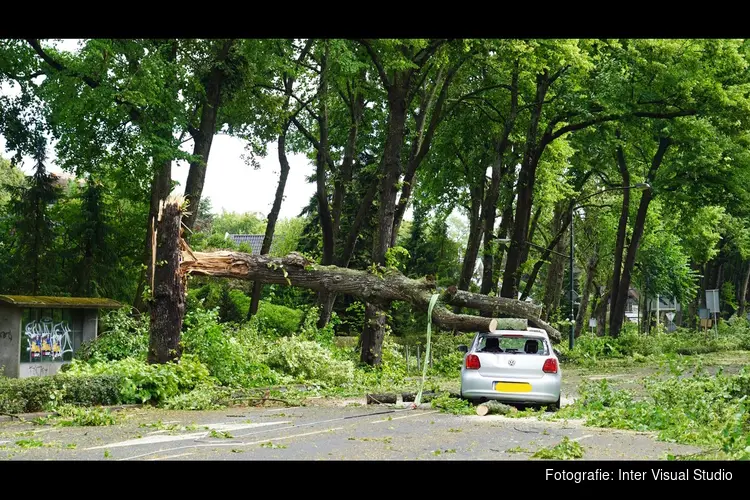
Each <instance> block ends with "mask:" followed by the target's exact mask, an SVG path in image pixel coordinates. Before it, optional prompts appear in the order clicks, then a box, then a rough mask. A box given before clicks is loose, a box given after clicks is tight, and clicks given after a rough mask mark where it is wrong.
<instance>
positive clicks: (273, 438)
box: [119, 427, 343, 461]
mask: <svg viewBox="0 0 750 500" xmlns="http://www.w3.org/2000/svg"><path fill="white" fill-rule="evenodd" d="M341 429H343V427H333V428H331V429H325V430H322V431H313V432H305V433H302V434H292V435H291V436H278V437H271V438H268V439H261V440H260V441H252V442H249V443H242V442H240V443H238V442H236V441H235V442H232V443H210V444H192V445H187V446H178V447H176V448H169V449H166V450H157V451H152V452H149V453H143V454H141V455H135V456H132V457H127V458H121V459H119V461H126V460H135V459H136V458H142V457H147V456H149V455H155V454H156V453H166V452H170V451H179V450H187V449H190V448H217V447H219V446H233V447H235V448H237V447H238V446H253V445H256V444H262V443H268V442H269V441H270V442H273V441H282V440H284V439H291V438H295V437H305V436H312V435H315V434H323V433H328V432H334V431H340V430H341Z"/></svg>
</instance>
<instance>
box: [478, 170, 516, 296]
mask: <svg viewBox="0 0 750 500" xmlns="http://www.w3.org/2000/svg"><path fill="white" fill-rule="evenodd" d="M504 176H505V186H504V188H503V191H504V193H503V198H504V204H503V213H502V215H501V219H500V229H498V232H497V239H505V238H507V237H508V233H509V232H510V228H511V227H513V179H514V177H515V176H514V175H513V172H512V169H511V168H510V165H508V166H506V169H505V173H504ZM486 224H487V222H486V221H485V227H487V226H486ZM493 230H494V222H493ZM485 238H486V233H485ZM488 245H489V251H487V247H488ZM504 252H505V245H496V244H494V242H493V241H490V243H489V244H488V243H487V240H485V253H484V256H483V260H482V265H483V267H484V269H483V273H482V286H481V288H480V292H481V293H483V294H485V295H488V294H490V293H495V294H496V293H497V283H498V281H499V280H500V269H501V266H502V263H503V253H504Z"/></svg>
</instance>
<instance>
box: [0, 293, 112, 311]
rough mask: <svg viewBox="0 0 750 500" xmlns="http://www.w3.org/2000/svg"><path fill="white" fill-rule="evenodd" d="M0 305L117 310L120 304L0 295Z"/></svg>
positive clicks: (104, 300)
mask: <svg viewBox="0 0 750 500" xmlns="http://www.w3.org/2000/svg"><path fill="white" fill-rule="evenodd" d="M0 303H5V304H11V305H14V306H23V307H49V308H73V309H117V308H119V307H122V304H120V303H119V302H117V301H115V300H112V299H103V298H91V297H42V296H37V295H0Z"/></svg>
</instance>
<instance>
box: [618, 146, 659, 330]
mask: <svg viewBox="0 0 750 500" xmlns="http://www.w3.org/2000/svg"><path fill="white" fill-rule="evenodd" d="M670 143H671V141H670V140H669V139H668V138H665V137H662V138H661V139H659V147H658V149H657V150H656V154H655V155H654V158H653V160H652V162H651V167H650V168H649V173H648V175H647V176H646V179H647V180H648V181H652V180H653V178H654V177H655V176H656V171H657V170H658V168H659V166H660V165H661V162H662V161H663V159H664V155H665V154H666V152H667V148H668V147H669V145H670ZM625 191H626V192H627V190H625ZM652 196H653V191H652V190H651V189H648V190H646V191H644V192H643V195H642V196H641V202H640V204H639V205H638V212H637V214H636V218H635V225H634V226H633V235H632V237H631V238H630V245H628V253H627V255H626V256H625V263H624V265H623V269H622V276H621V278H620V288H619V289H618V290H617V292H616V294H615V293H613V296H614V295H616V297H617V298H616V299H615V300H614V304H613V306H612V312H611V314H610V328H609V334H610V335H611V336H612V337H618V336H619V335H620V330H621V329H622V324H623V320H624V318H625V303H626V302H627V299H628V290H629V289H630V277H631V275H632V273H633V266H634V265H635V257H636V254H637V253H638V246H639V245H640V243H641V237H642V236H643V229H644V226H645V224H646V215H647V214H648V205H649V203H651V198H652Z"/></svg>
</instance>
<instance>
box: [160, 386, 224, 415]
mask: <svg viewBox="0 0 750 500" xmlns="http://www.w3.org/2000/svg"><path fill="white" fill-rule="evenodd" d="M230 398H231V390H230V389H229V388H227V387H221V386H217V385H215V384H211V383H208V384H201V385H198V386H197V387H195V388H194V389H193V390H192V391H190V392H186V393H182V394H177V395H175V396H172V397H171V398H169V399H168V400H167V401H166V402H165V404H164V407H165V408H168V409H171V410H216V409H219V408H223V407H225V406H227V405H228V404H229V403H230Z"/></svg>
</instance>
